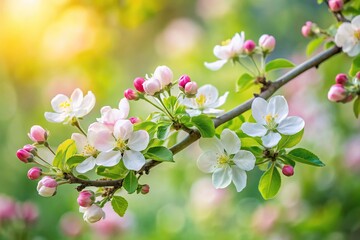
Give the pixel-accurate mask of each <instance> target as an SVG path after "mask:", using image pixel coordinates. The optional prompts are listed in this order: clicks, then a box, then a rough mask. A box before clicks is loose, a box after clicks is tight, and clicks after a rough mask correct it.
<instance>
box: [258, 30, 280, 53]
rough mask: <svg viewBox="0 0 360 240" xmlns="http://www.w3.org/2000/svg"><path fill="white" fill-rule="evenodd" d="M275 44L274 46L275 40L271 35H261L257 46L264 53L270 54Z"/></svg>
mask: <svg viewBox="0 0 360 240" xmlns="http://www.w3.org/2000/svg"><path fill="white" fill-rule="evenodd" d="M275 44H276V40H275V38H274V37H273V36H271V35H268V34H263V35H262V36H261V37H260V38H259V46H260V47H261V49H262V50H263V51H264V52H266V53H269V52H272V51H273V50H274V48H275Z"/></svg>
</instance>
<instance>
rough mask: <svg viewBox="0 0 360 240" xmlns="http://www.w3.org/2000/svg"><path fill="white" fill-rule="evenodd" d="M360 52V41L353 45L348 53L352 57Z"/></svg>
mask: <svg viewBox="0 0 360 240" xmlns="http://www.w3.org/2000/svg"><path fill="white" fill-rule="evenodd" d="M359 53H360V41H359V43H357V44H356V45H355V46H353V47H352V48H351V49H350V50H349V51H348V52H347V54H348V55H349V56H350V57H355V56H357V55H358V54H359Z"/></svg>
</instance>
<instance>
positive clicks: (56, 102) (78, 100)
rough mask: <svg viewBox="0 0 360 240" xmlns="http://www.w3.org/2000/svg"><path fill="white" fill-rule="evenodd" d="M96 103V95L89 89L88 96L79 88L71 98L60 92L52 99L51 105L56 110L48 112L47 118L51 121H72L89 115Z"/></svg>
mask: <svg viewBox="0 0 360 240" xmlns="http://www.w3.org/2000/svg"><path fill="white" fill-rule="evenodd" d="M94 105H95V96H94V94H93V93H92V92H91V91H89V92H88V93H87V94H86V96H85V97H84V96H83V92H82V91H81V90H80V89H79V88H77V89H75V90H74V92H73V93H72V94H71V96H70V98H69V97H67V96H65V95H64V94H58V95H56V96H55V97H54V98H53V99H52V100H51V106H52V107H53V109H54V110H55V112H46V113H45V118H46V120H48V121H49V122H56V123H60V122H62V123H64V124H66V123H71V122H72V121H73V119H74V118H81V117H83V116H85V115H87V114H88V113H89V112H90V111H91V110H92V109H93V107H94Z"/></svg>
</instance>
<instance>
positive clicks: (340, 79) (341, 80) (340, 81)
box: [335, 73, 348, 85]
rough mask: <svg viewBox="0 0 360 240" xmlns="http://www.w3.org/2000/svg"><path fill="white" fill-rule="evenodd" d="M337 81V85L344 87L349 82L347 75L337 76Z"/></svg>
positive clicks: (340, 74)
mask: <svg viewBox="0 0 360 240" xmlns="http://www.w3.org/2000/svg"><path fill="white" fill-rule="evenodd" d="M335 81H336V83H337V84H341V85H344V84H345V83H346V82H347V81H348V77H347V75H346V74H345V73H339V74H338V75H336V77H335Z"/></svg>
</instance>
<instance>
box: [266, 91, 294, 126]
mask: <svg viewBox="0 0 360 240" xmlns="http://www.w3.org/2000/svg"><path fill="white" fill-rule="evenodd" d="M267 113H271V115H272V116H276V117H275V121H276V123H279V122H281V121H282V120H283V119H285V118H286V117H287V115H288V114H289V107H288V104H287V102H286V100H285V98H284V97H283V96H275V97H272V98H271V99H270V101H269V105H268V107H267Z"/></svg>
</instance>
